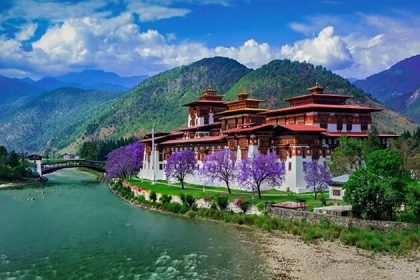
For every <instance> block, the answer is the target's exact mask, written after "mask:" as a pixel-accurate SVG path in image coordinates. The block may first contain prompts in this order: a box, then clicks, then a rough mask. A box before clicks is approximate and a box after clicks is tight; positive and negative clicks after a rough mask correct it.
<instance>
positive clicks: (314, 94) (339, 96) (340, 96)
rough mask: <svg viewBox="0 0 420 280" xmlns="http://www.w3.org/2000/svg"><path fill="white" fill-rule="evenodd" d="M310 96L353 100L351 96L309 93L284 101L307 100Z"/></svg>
mask: <svg viewBox="0 0 420 280" xmlns="http://www.w3.org/2000/svg"><path fill="white" fill-rule="evenodd" d="M309 96H316V97H321V98H322V97H338V98H343V99H348V98H351V96H349V95H342V94H332V93H322V94H317V93H308V94H304V95H298V96H293V97H289V98H285V99H283V100H284V101H289V100H295V99H301V98H306V97H309Z"/></svg>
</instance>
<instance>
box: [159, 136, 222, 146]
mask: <svg viewBox="0 0 420 280" xmlns="http://www.w3.org/2000/svg"><path fill="white" fill-rule="evenodd" d="M225 138H226V137H225V136H222V135H218V136H208V137H201V138H193V139H174V140H168V141H165V142H162V143H161V144H162V145H170V144H188V143H207V142H209V143H210V142H220V141H222V140H224V139H225Z"/></svg>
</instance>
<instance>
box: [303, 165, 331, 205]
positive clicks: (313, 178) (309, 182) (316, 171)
mask: <svg viewBox="0 0 420 280" xmlns="http://www.w3.org/2000/svg"><path fill="white" fill-rule="evenodd" d="M303 172H304V174H305V175H304V179H305V182H306V188H307V189H310V190H311V191H312V192H313V193H314V197H315V198H316V196H317V194H318V193H319V192H321V191H324V190H327V189H328V184H329V182H330V181H331V173H330V171H329V170H328V168H326V167H325V166H324V165H323V164H320V163H318V161H316V160H314V161H311V162H306V163H305V168H304V170H303Z"/></svg>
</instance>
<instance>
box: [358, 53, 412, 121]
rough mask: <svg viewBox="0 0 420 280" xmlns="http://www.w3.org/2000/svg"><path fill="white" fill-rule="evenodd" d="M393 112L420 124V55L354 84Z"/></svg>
mask: <svg viewBox="0 0 420 280" xmlns="http://www.w3.org/2000/svg"><path fill="white" fill-rule="evenodd" d="M354 85H356V86H357V87H358V88H360V89H362V90H363V91H364V92H366V93H369V94H371V95H372V97H374V98H376V99H377V100H379V101H381V102H382V103H384V104H385V105H387V106H388V107H390V108H392V109H393V110H395V111H397V112H400V113H402V114H403V115H405V116H407V117H409V118H410V119H412V120H414V121H416V122H417V123H419V122H420V112H419V111H420V106H419V102H420V101H419V89H420V54H419V55H416V56H412V57H409V58H406V59H404V60H402V61H400V62H398V63H396V64H395V65H393V66H391V67H390V68H389V69H387V70H385V71H382V72H380V73H377V74H374V75H372V76H369V77H367V78H366V79H364V80H358V81H356V82H354Z"/></svg>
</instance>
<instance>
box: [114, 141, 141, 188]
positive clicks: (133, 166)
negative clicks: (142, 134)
mask: <svg viewBox="0 0 420 280" xmlns="http://www.w3.org/2000/svg"><path fill="white" fill-rule="evenodd" d="M143 152H144V146H143V144H141V143H140V142H134V143H132V144H129V145H126V146H122V147H120V148H118V149H115V150H113V151H112V152H110V153H109V154H108V156H107V160H106V178H107V180H111V179H112V178H117V177H123V178H125V177H128V176H130V175H131V174H133V173H134V172H135V171H138V170H139V169H140V167H141V166H142V161H143Z"/></svg>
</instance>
